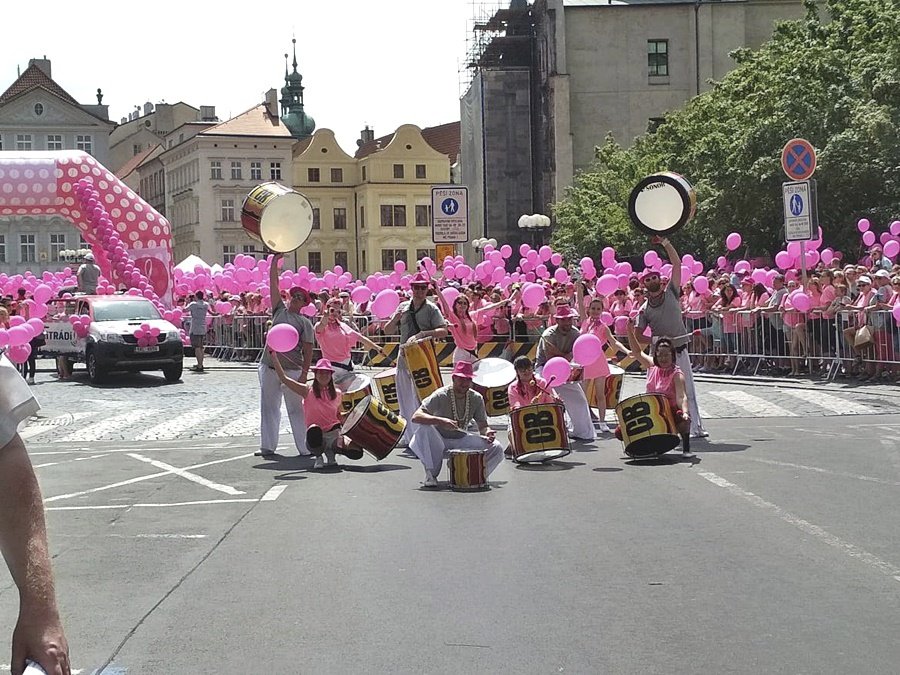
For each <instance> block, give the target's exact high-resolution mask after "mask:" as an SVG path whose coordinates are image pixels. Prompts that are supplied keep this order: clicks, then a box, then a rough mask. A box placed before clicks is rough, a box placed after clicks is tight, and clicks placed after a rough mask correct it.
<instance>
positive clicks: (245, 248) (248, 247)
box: [241, 244, 256, 258]
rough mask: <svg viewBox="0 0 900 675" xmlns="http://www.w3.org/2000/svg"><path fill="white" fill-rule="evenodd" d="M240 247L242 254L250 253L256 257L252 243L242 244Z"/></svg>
mask: <svg viewBox="0 0 900 675" xmlns="http://www.w3.org/2000/svg"><path fill="white" fill-rule="evenodd" d="M241 249H242V250H241V252H242V253H243V254H244V255H252V256H253V257H254V258H255V257H256V248H255V247H254V246H253V244H244V245H243V246H242V247H241Z"/></svg>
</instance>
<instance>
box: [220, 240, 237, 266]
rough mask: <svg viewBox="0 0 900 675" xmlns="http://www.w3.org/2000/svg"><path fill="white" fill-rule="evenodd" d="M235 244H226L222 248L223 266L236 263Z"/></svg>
mask: <svg viewBox="0 0 900 675" xmlns="http://www.w3.org/2000/svg"><path fill="white" fill-rule="evenodd" d="M234 256H235V252H234V244H225V245H224V246H223V247H222V261H223V262H222V264H223V265H227V264H228V263H233V262H234Z"/></svg>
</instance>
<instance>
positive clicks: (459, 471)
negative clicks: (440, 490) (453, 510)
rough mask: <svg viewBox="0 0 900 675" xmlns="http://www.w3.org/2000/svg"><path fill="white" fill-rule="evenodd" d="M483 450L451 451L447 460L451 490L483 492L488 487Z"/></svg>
mask: <svg viewBox="0 0 900 675" xmlns="http://www.w3.org/2000/svg"><path fill="white" fill-rule="evenodd" d="M486 454H487V453H486V452H485V451H484V450H451V451H450V456H449V457H448V458H447V465H448V466H449V467H450V488H451V489H452V490H483V489H485V488H486V487H488V482H487V462H486V461H485V455H486Z"/></svg>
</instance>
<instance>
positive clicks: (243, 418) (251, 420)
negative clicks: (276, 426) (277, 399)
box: [210, 408, 287, 438]
mask: <svg viewBox="0 0 900 675" xmlns="http://www.w3.org/2000/svg"><path fill="white" fill-rule="evenodd" d="M284 417H287V414H286V413H285V412H282V428H283V427H284V419H283V418H284ZM258 433H259V408H257V409H256V410H253V411H252V412H248V413H244V414H243V415H239V416H237V417H235V418H234V419H233V420H231V421H230V422H228V423H227V424H224V425H222V427H220V428H219V429H216V431H214V432H213V433H212V434H210V436H211V437H213V438H228V437H230V436H256V435H257V434H258Z"/></svg>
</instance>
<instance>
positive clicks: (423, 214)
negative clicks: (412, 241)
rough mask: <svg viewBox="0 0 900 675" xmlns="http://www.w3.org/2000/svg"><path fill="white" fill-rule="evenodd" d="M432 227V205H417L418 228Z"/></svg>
mask: <svg viewBox="0 0 900 675" xmlns="http://www.w3.org/2000/svg"><path fill="white" fill-rule="evenodd" d="M430 226H431V205H430V204H416V227H430Z"/></svg>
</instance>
